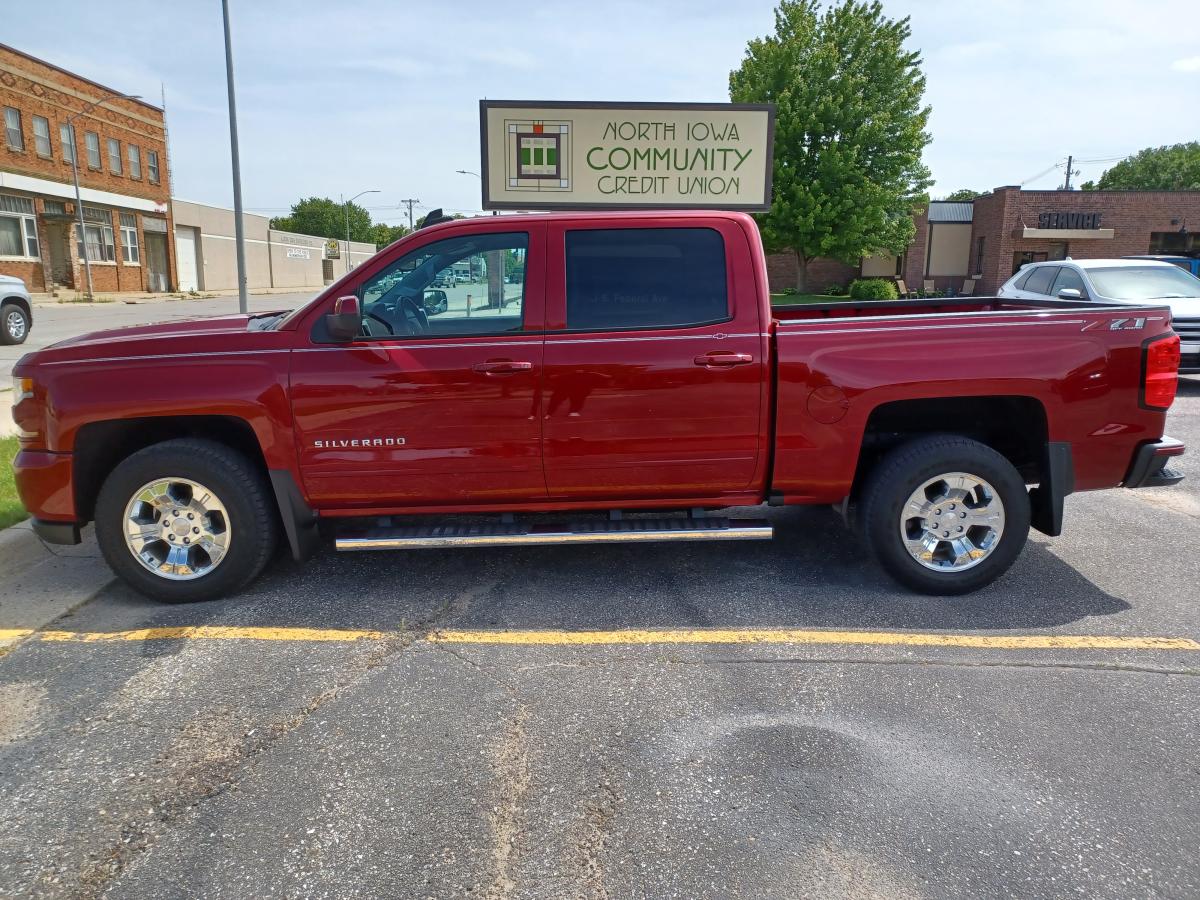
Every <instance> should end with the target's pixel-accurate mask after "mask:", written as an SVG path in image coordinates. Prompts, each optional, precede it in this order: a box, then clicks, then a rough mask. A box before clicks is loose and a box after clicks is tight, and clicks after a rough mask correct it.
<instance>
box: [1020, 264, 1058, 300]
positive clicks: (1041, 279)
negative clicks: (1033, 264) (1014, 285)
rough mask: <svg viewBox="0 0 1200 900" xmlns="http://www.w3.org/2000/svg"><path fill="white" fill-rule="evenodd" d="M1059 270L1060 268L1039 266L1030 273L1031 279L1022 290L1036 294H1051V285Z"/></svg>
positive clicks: (1026, 281) (1028, 279)
mask: <svg viewBox="0 0 1200 900" xmlns="http://www.w3.org/2000/svg"><path fill="white" fill-rule="evenodd" d="M1058 268H1059V267H1058V266H1038V267H1037V268H1036V269H1034V270H1033V271H1032V272H1030V273H1029V278H1027V279H1026V280H1025V286H1024V287H1023V288H1021V290H1023V291H1032V292H1033V293H1035V294H1049V293H1050V285H1051V283H1052V282H1053V281H1054V276H1055V275H1057V274H1058Z"/></svg>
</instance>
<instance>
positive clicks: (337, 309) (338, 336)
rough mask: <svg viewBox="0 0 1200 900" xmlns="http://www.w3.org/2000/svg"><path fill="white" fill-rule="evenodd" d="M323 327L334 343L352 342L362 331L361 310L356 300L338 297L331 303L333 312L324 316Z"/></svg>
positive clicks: (351, 297)
mask: <svg viewBox="0 0 1200 900" xmlns="http://www.w3.org/2000/svg"><path fill="white" fill-rule="evenodd" d="M325 327H326V328H327V329H328V330H329V336H330V337H331V338H333V339H334V340H335V341H352V340H354V339H355V338H356V337H358V335H359V332H361V331H362V310H361V309H360V308H359V305H358V298H357V297H354V296H347V297H338V298H337V299H336V300H334V301H333V312H331V313H328V314H327V315H326V316H325Z"/></svg>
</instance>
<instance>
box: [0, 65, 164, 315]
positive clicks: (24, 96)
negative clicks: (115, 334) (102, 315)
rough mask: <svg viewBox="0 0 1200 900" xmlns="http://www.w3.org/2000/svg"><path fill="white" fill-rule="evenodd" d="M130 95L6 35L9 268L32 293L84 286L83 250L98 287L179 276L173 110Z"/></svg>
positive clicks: (3, 256) (0, 190)
mask: <svg viewBox="0 0 1200 900" xmlns="http://www.w3.org/2000/svg"><path fill="white" fill-rule="evenodd" d="M120 93H122V92H120V91H116V90H113V89H110V88H107V87H105V86H103V85H99V84H96V83H95V82H93V81H89V80H88V79H86V78H82V77H80V76H78V75H74V74H72V73H70V72H67V71H64V70H63V69H60V68H58V67H57V66H54V65H51V64H50V63H47V62H44V61H42V60H40V59H37V58H35V57H32V56H29V55H28V54H26V53H22V52H21V51H19V50H14V49H13V48H12V47H7V46H5V45H3V44H0V113H2V114H3V123H4V137H3V141H2V143H0V273H4V274H7V275H16V276H18V277H20V278H23V279H24V280H25V283H26V284H27V285H28V286H29V289H30V290H31V291H34V292H49V291H53V290H56V289H58V288H67V289H74V290H75V291H77V292H83V291H85V290H86V287H87V284H86V276H85V271H84V264H83V255H84V253H86V254H87V257H88V259H89V260H90V263H91V270H92V281H93V286H94V290H95V291H96V292H97V293H100V292H109V291H121V292H137V291H167V290H170V289H172V288H173V287H174V286H175V262H174V249H173V247H172V244H173V242H172V241H171V240H169V239H168V237H169V235H170V234H171V233H172V223H171V212H170V202H169V201H170V187H169V174H168V172H167V152H166V126H165V123H164V119H163V111H162V110H161V109H159V108H158V107H157V106H154V105H153V104H150V103H145V102H143V101H141V100H131V99H115V98H114V99H105V98H106V97H111V95H114V94H120ZM72 154H76V158H77V163H76V164H77V167H78V172H79V186H80V196H81V197H82V199H83V218H84V228H83V232H84V233H83V235H82V238H81V236H80V235H79V226H78V211H77V210H76V203H75V187H74V183H73V179H72V166H71V157H72Z"/></svg>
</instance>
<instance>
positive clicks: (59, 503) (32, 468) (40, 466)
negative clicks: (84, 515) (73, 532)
mask: <svg viewBox="0 0 1200 900" xmlns="http://www.w3.org/2000/svg"><path fill="white" fill-rule="evenodd" d="M72 463H73V458H72V455H71V454H70V453H50V452H49V451H46V450H21V451H20V452H19V453H17V458H16V459H14V460H13V478H14V480H15V481H16V483H17V494H18V495H20V497H21V503H22V504H24V506H25V508H26V509H27V510H29V514H30V515H31V516H33V518H34V520H35V522H36V521H38V520H41V521H45V522H52V523H64V522H66V523H71V522H76V521H77V518H78V517H77V515H76V512H75V490H74V486H73V484H72V480H71V479H72V475H73V465H72Z"/></svg>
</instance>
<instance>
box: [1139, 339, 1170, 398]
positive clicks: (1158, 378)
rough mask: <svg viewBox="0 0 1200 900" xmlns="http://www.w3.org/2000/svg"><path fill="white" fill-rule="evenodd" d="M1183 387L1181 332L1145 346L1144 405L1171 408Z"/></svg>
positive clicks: (1143, 361) (1143, 347) (1143, 363)
mask: <svg viewBox="0 0 1200 900" xmlns="http://www.w3.org/2000/svg"><path fill="white" fill-rule="evenodd" d="M1178 387H1179V335H1177V334H1168V335H1165V336H1163V337H1159V338H1152V339H1150V340H1148V341H1146V343H1144V344H1143V345H1142V406H1147V407H1149V408H1150V409H1168V408H1169V407H1170V406H1171V404H1172V403H1174V402H1175V391H1176V389H1177V388H1178Z"/></svg>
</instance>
